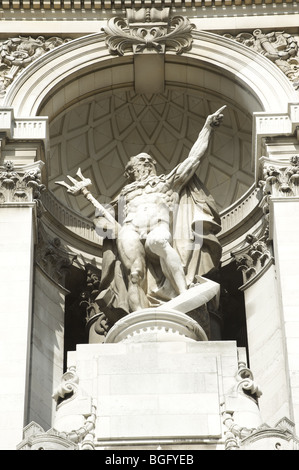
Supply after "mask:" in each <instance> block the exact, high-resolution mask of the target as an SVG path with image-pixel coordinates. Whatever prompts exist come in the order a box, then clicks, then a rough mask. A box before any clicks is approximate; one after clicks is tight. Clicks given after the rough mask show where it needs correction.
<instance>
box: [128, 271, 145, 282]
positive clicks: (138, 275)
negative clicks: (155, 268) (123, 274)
mask: <svg viewBox="0 0 299 470" xmlns="http://www.w3.org/2000/svg"><path fill="white" fill-rule="evenodd" d="M142 279H143V275H142V272H141V271H140V270H139V269H136V270H134V271H131V273H130V281H131V282H132V284H140V283H141V281H142Z"/></svg>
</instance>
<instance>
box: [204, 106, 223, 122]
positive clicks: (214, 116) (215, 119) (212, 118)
mask: <svg viewBox="0 0 299 470" xmlns="http://www.w3.org/2000/svg"><path fill="white" fill-rule="evenodd" d="M225 108H226V105H225V106H222V107H221V108H220V109H218V111H216V113H214V114H210V116H208V117H207V121H206V124H208V125H210V126H211V127H218V126H220V124H221V122H222V119H223V114H222V111H223V110H224V109H225Z"/></svg>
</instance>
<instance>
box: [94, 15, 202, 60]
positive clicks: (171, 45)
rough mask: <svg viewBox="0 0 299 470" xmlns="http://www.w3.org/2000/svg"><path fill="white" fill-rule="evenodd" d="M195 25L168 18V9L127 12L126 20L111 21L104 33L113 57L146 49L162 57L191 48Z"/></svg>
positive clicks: (183, 19)
mask: <svg viewBox="0 0 299 470" xmlns="http://www.w3.org/2000/svg"><path fill="white" fill-rule="evenodd" d="M194 27H195V26H194V25H193V24H191V23H190V21H189V19H188V18H186V17H183V16H175V17H173V18H171V19H169V8H165V9H163V10H162V11H159V10H157V9H156V8H141V9H140V10H138V11H136V10H133V9H128V10H127V19H126V20H125V19H123V18H120V17H115V18H111V19H110V20H109V21H108V24H107V26H105V27H104V28H102V30H103V31H104V32H105V33H106V34H107V39H106V44H107V47H108V49H109V52H110V54H114V55H121V56H122V55H124V54H125V52H127V51H130V52H131V51H133V52H134V53H136V54H137V53H142V52H143V51H144V50H151V51H155V52H157V53H159V54H161V53H164V52H165V50H171V51H174V52H176V53H177V54H182V53H183V52H186V51H188V50H190V49H191V46H192V35H191V31H192V29H193V28H194Z"/></svg>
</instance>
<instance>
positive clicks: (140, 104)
mask: <svg viewBox="0 0 299 470" xmlns="http://www.w3.org/2000/svg"><path fill="white" fill-rule="evenodd" d="M223 104H227V108H226V110H225V116H224V120H223V124H222V126H221V127H220V128H218V129H217V130H216V131H215V133H214V135H213V138H212V142H211V145H210V147H209V151H208V154H207V156H206V157H205V158H203V160H202V163H201V166H200V168H199V171H198V176H199V177H200V179H201V180H202V181H203V182H204V183H205V185H206V186H207V188H208V189H209V190H210V191H211V193H212V194H213V196H214V198H215V200H216V202H217V204H218V207H219V210H222V209H225V208H227V207H228V206H230V205H231V204H233V203H234V202H235V201H236V200H238V199H239V197H241V196H242V195H243V194H244V192H245V191H246V190H247V189H249V187H250V186H251V185H252V183H253V173H252V168H251V123H252V117H251V116H250V115H248V114H247V113H245V112H244V111H243V110H242V109H239V108H237V106H236V105H235V104H230V103H224V102H223V100H221V99H220V98H219V97H217V96H213V95H212V94H211V95H208V94H206V93H202V92H200V91H197V90H192V89H187V88H183V87H182V88H180V87H176V88H174V87H173V88H172V87H168V88H167V89H166V91H165V92H164V93H162V94H155V95H140V94H136V93H135V92H134V91H132V89H131V90H129V89H123V90H118V91H113V92H105V93H99V94H97V95H95V96H93V97H90V98H89V99H87V100H84V101H81V102H79V103H78V104H76V105H74V106H73V107H70V108H68V110H66V111H64V112H63V113H61V114H60V115H58V116H57V117H56V118H55V119H54V120H53V121H52V122H51V124H50V146H51V147H50V162H49V189H50V190H51V191H52V192H53V193H54V194H55V196H56V197H57V198H58V199H59V200H60V201H61V202H62V203H64V204H65V205H67V206H68V207H72V208H73V209H74V210H75V211H77V212H80V213H81V214H82V215H84V216H85V217H91V216H92V215H93V207H92V206H91V205H90V204H89V203H88V202H87V201H86V200H85V199H84V198H83V196H82V197H81V196H79V197H76V198H74V197H72V196H69V195H68V194H67V193H66V192H65V190H64V189H63V188H61V187H60V186H58V185H56V184H55V182H56V181H61V180H63V179H65V176H66V175H72V176H74V175H75V173H76V171H77V169H78V168H79V167H80V168H81V170H82V172H83V174H84V176H86V177H89V178H91V180H92V183H93V186H92V188H91V191H92V193H93V195H94V196H95V197H97V199H98V200H99V201H100V202H102V203H105V202H107V203H108V202H109V201H110V200H111V199H112V198H113V197H114V196H115V195H116V194H117V193H118V192H119V191H120V189H121V188H122V186H123V184H124V182H125V178H124V176H123V173H124V167H125V165H126V163H127V161H128V159H129V157H130V156H132V155H136V154H137V153H139V152H141V151H146V152H148V153H150V154H151V155H152V156H153V157H154V158H155V159H156V160H157V170H158V173H159V174H161V173H167V172H168V171H170V170H171V169H173V168H174V167H175V166H176V165H177V164H178V163H179V162H180V161H182V160H183V159H184V158H186V157H187V156H188V153H189V150H190V149H191V147H192V145H193V143H194V142H195V140H196V138H197V136H198V133H199V131H200V129H201V127H202V125H203V124H204V121H205V119H206V117H207V115H208V114H210V113H212V112H215V111H216V110H217V109H218V108H220V107H221V106H223Z"/></svg>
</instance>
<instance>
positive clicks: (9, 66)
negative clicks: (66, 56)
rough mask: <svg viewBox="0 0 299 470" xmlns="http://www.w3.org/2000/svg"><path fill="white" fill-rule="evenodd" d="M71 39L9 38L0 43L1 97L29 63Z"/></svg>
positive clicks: (41, 37)
mask: <svg viewBox="0 0 299 470" xmlns="http://www.w3.org/2000/svg"><path fill="white" fill-rule="evenodd" d="M70 40H71V39H61V38H59V37H51V38H48V39H46V38H44V37H43V36H38V37H37V38H33V37H31V36H28V37H22V36H19V37H15V38H9V39H7V40H6V41H3V42H2V43H1V44H0V97H1V96H3V95H5V92H6V89H7V87H8V86H9V85H10V84H11V83H12V81H13V80H14V79H15V77H16V76H17V75H19V73H20V72H21V71H22V70H23V69H24V68H25V67H27V65H29V64H31V63H32V62H33V61H34V60H35V59H38V58H39V57H41V56H42V55H44V54H45V53H46V52H49V51H51V50H52V49H54V48H55V47H58V46H61V45H62V44H65V43H67V42H69V41H70Z"/></svg>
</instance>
